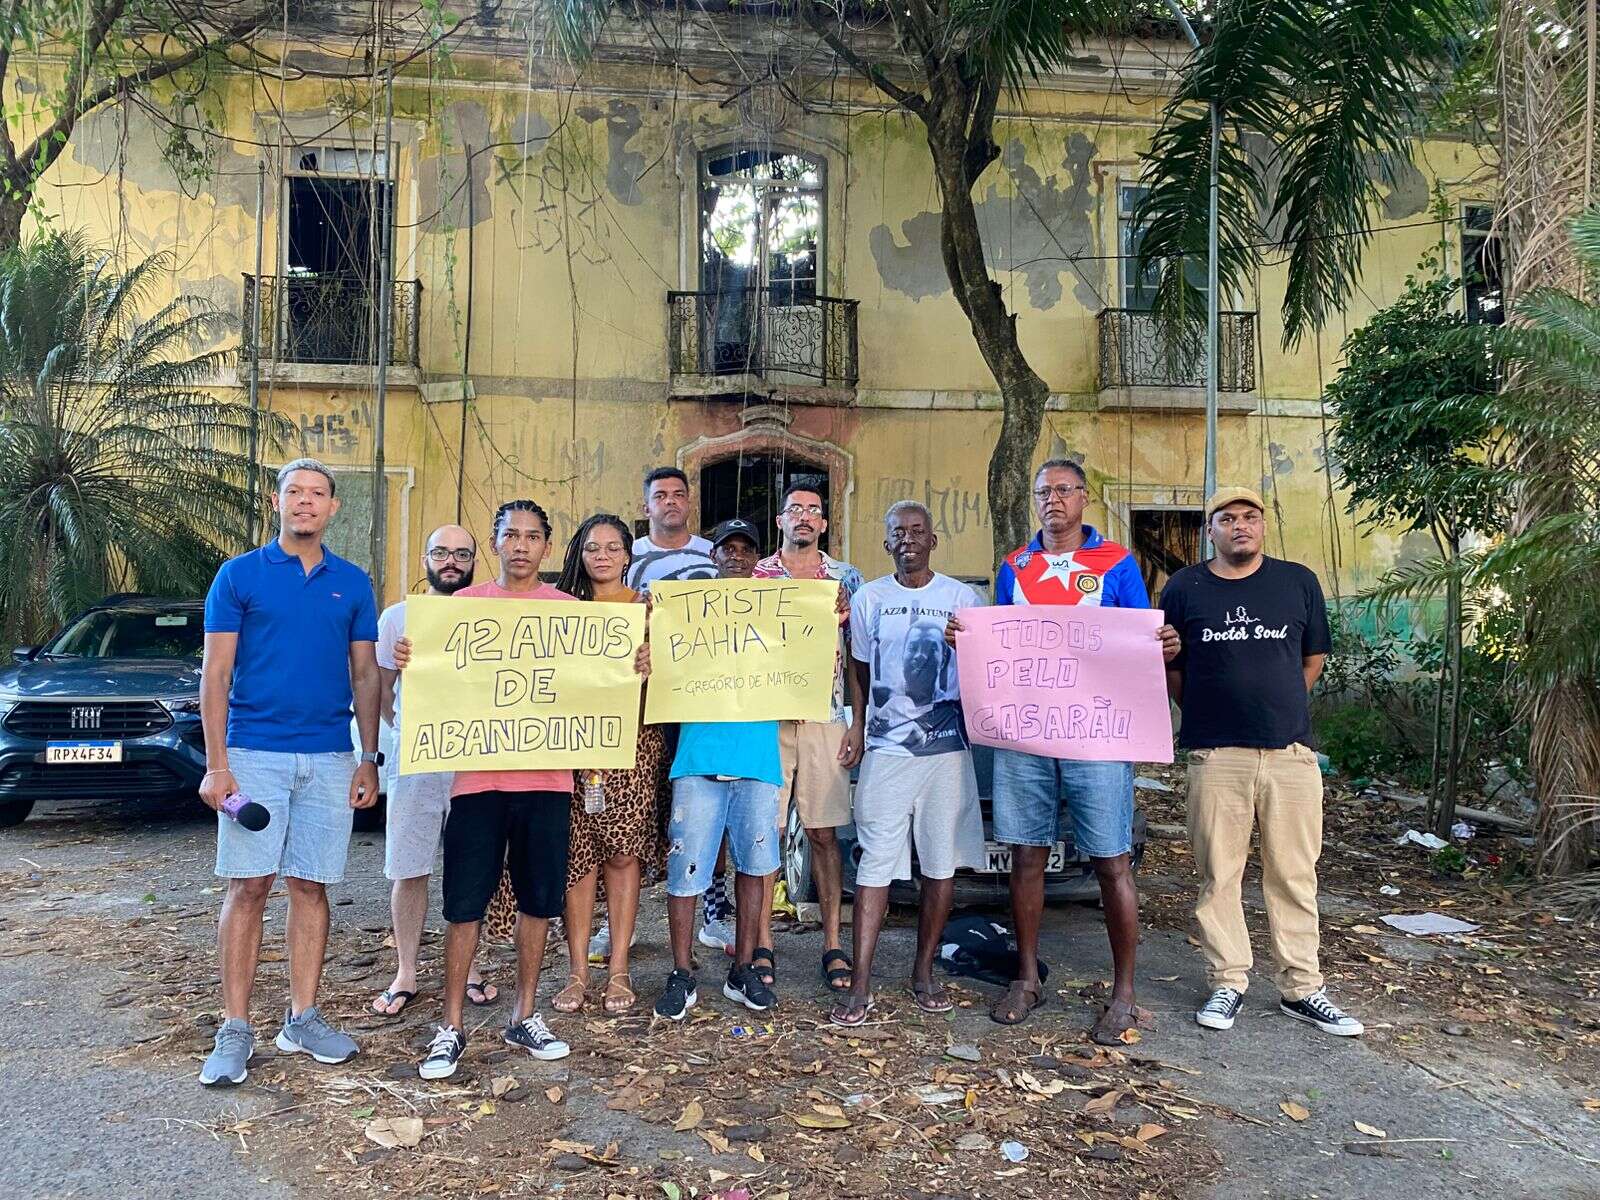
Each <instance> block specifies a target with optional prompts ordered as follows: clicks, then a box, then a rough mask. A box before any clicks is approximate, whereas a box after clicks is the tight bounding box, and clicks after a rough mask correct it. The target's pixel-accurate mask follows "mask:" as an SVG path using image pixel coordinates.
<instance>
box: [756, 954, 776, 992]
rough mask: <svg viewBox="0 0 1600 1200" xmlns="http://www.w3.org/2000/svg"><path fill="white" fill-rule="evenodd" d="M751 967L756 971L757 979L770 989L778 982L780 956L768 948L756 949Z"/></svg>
mask: <svg viewBox="0 0 1600 1200" xmlns="http://www.w3.org/2000/svg"><path fill="white" fill-rule="evenodd" d="M750 966H751V967H752V968H753V969H754V970H755V973H756V976H757V978H759V979H760V980H761V982H762V983H764V984H766V985H767V986H768V987H771V986H772V985H773V984H775V983H777V982H778V956H777V955H776V954H774V953H773V952H772V951H771V950H770V949H768V948H767V947H766V946H757V947H756V948H755V952H754V953H753V954H751V955H750Z"/></svg>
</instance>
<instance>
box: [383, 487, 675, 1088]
mask: <svg viewBox="0 0 1600 1200" xmlns="http://www.w3.org/2000/svg"><path fill="white" fill-rule="evenodd" d="M491 544H492V546H493V548H494V552H495V554H497V555H498V556H499V558H500V577H499V579H497V580H495V581H494V582H492V583H479V584H474V585H473V586H472V587H467V588H462V589H461V590H460V591H459V592H456V593H455V594H456V595H457V596H462V597H466V598H468V599H472V598H479V599H482V598H496V599H499V598H503V599H508V600H571V599H572V597H571V596H569V595H568V594H567V593H566V592H563V591H561V590H559V589H558V588H554V587H551V586H550V585H549V584H548V583H541V582H540V581H539V564H540V563H541V562H543V561H544V556H545V554H546V552H547V551H548V550H549V549H550V519H549V518H548V517H547V516H546V515H545V512H544V509H542V508H540V507H539V506H538V505H537V504H535V503H534V502H533V501H532V500H509V501H507V502H506V503H505V504H502V505H501V506H500V507H499V509H497V510H496V511H495V514H494V537H493V541H492V543H491ZM648 653H649V652H648V648H647V647H644V646H641V647H640V651H639V656H638V658H636V659H635V661H634V665H635V668H636V669H637V670H639V672H640V673H641V674H647V673H648V672H649V657H648ZM410 657H411V645H410V642H409V640H407V639H404V638H402V639H401V640H400V642H399V643H398V644H397V645H396V647H395V665H396V666H397V667H404V666H405V664H406V663H407V662H409V661H410ZM571 814H572V772H571V771H567V770H562V771H458V772H457V773H456V778H455V784H454V785H453V786H452V787H451V789H450V817H449V819H448V820H447V821H446V822H445V827H444V919H445V921H446V922H447V923H448V924H449V930H448V931H447V932H446V934H445V942H444V978H445V990H444V1023H443V1024H441V1025H440V1026H439V1027H438V1029H437V1030H436V1031H435V1033H434V1037H433V1041H432V1043H430V1045H429V1046H428V1054H427V1057H426V1058H424V1059H423V1060H422V1063H421V1065H420V1066H419V1067H418V1068H417V1073H418V1074H419V1075H421V1076H422V1078H424V1079H446V1078H448V1077H450V1076H451V1075H454V1074H455V1073H456V1067H457V1065H458V1064H459V1063H460V1061H461V1055H462V1053H463V1051H464V1050H465V1049H466V1045H467V1034H466V1026H465V1024H464V1023H463V1019H462V1006H463V1003H464V1002H465V1000H466V990H467V972H468V970H469V969H470V967H471V966H472V960H473V958H474V957H475V956H476V954H477V951H478V932H479V929H480V927H481V926H482V923H483V915H484V912H485V911H486V910H487V909H488V907H489V901H490V900H491V899H493V898H494V893H495V889H496V888H497V887H498V886H499V884H500V868H501V864H502V863H504V864H507V866H508V869H509V870H510V872H511V887H512V890H513V891H514V892H515V893H516V897H517V1003H516V1007H515V1009H514V1010H513V1011H512V1013H511V1021H510V1024H508V1025H507V1026H506V1028H505V1032H504V1034H503V1036H504V1039H505V1041H506V1043H507V1045H511V1046H516V1047H519V1048H520V1049H523V1050H526V1051H527V1052H528V1053H529V1054H531V1055H533V1056H534V1057H535V1058H541V1059H547V1060H548V1059H556V1058H565V1057H566V1056H567V1055H568V1054H570V1053H571V1048H570V1047H569V1046H568V1045H567V1043H566V1042H564V1041H562V1040H561V1039H560V1038H558V1037H556V1036H555V1034H553V1033H552V1032H550V1028H549V1026H547V1025H546V1024H545V1022H544V1018H543V1017H542V1016H540V1015H539V1013H538V1012H537V1010H536V1008H535V1004H536V996H537V994H538V991H539V972H540V969H541V968H542V967H543V965H544V948H545V937H546V935H547V933H548V931H549V926H550V918H551V917H556V916H560V915H561V911H562V907H563V905H564V904H565V902H566V894H567V845H568V835H569V832H570V820H571ZM508 851H509V853H508Z"/></svg>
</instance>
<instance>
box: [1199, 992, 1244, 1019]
mask: <svg viewBox="0 0 1600 1200" xmlns="http://www.w3.org/2000/svg"><path fill="white" fill-rule="evenodd" d="M1243 1007H1244V996H1243V995H1242V994H1241V993H1239V992H1236V991H1234V990H1233V989H1232V988H1230V987H1219V988H1218V989H1217V990H1216V991H1214V992H1212V993H1211V999H1209V1000H1207V1001H1206V1002H1205V1004H1203V1005H1202V1006H1201V1008H1200V1011H1199V1012H1197V1013H1195V1015H1194V1019H1195V1024H1197V1025H1203V1026H1205V1027H1206V1028H1207V1029H1232V1028H1233V1019H1234V1018H1235V1017H1237V1016H1238V1015H1239V1010H1240V1009H1241V1008H1243Z"/></svg>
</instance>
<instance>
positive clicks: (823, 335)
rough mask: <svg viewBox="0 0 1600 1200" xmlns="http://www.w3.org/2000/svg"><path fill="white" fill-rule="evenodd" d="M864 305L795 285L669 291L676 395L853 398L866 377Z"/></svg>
mask: <svg viewBox="0 0 1600 1200" xmlns="http://www.w3.org/2000/svg"><path fill="white" fill-rule="evenodd" d="M857 305H858V302H857V301H855V300H841V299H838V298H836V297H833V296H816V295H805V294H802V293H798V292H796V291H794V290H792V289H790V288H787V287H785V288H783V289H781V294H780V289H779V288H776V287H773V288H731V289H725V290H722V291H716V292H668V293H667V355H668V366H669V369H670V371H671V373H672V394H673V395H674V396H685V397H687V396H713V395H723V396H725V395H729V394H731V393H739V392H742V393H745V394H757V395H771V394H774V393H777V392H783V393H785V394H787V395H792V396H794V397H795V398H798V399H806V398H807V393H808V392H809V393H810V398H812V399H815V400H817V401H820V402H824V403H825V402H828V401H830V400H832V401H834V402H839V401H841V400H847V399H848V396H847V395H845V393H850V394H853V389H854V388H855V385H856V381H857V379H858V378H859V377H860V371H859V367H858V362H857V356H856V349H857V347H856V308H857Z"/></svg>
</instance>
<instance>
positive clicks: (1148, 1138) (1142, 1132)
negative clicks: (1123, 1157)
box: [1133, 1123, 1167, 1142]
mask: <svg viewBox="0 0 1600 1200" xmlns="http://www.w3.org/2000/svg"><path fill="white" fill-rule="evenodd" d="M1166 1132H1167V1127H1166V1126H1165V1125H1154V1124H1149V1123H1147V1124H1144V1125H1141V1126H1139V1128H1138V1129H1137V1130H1136V1131H1135V1132H1134V1135H1133V1136H1134V1137H1135V1138H1136V1139H1137V1140H1139V1141H1141V1142H1153V1141H1155V1140H1156V1139H1157V1138H1158V1137H1160V1136H1161V1135H1162V1134H1163V1133H1166Z"/></svg>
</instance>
